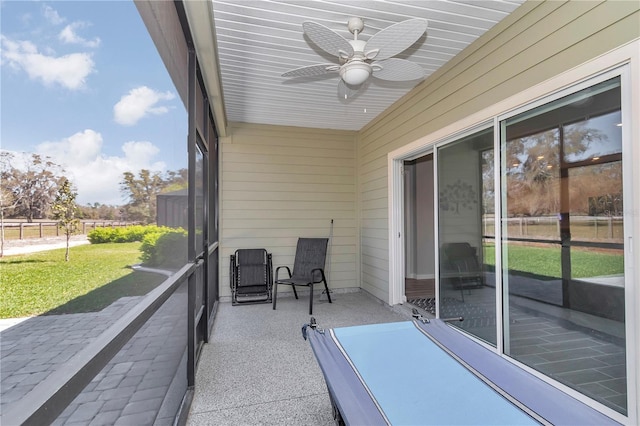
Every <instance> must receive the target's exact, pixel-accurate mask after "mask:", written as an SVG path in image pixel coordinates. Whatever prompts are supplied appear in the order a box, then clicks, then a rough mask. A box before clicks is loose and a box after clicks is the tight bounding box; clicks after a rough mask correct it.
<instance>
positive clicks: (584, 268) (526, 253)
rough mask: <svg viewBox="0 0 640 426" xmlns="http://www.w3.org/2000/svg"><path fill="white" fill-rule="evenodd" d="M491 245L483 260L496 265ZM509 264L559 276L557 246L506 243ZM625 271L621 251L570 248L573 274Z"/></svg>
mask: <svg viewBox="0 0 640 426" xmlns="http://www.w3.org/2000/svg"><path fill="white" fill-rule="evenodd" d="M493 248H494V246H493V245H486V246H485V252H484V256H485V258H484V263H485V264H487V265H491V266H495V256H494V250H493ZM507 253H508V254H507V255H508V265H509V269H510V270H512V271H518V272H523V273H525V274H532V275H537V276H546V277H550V278H560V277H562V270H561V265H560V256H561V255H560V248H559V247H530V246H520V245H515V244H512V245H509V247H508V248H507ZM623 273H624V256H623V255H622V253H620V254H613V253H603V252H598V251H593V250H578V249H573V250H572V251H571V275H572V278H588V277H599V276H607V275H617V274H623Z"/></svg>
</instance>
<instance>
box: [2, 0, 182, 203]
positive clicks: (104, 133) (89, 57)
mask: <svg viewBox="0 0 640 426" xmlns="http://www.w3.org/2000/svg"><path fill="white" fill-rule="evenodd" d="M0 17H1V18H0V19H1V26H0V33H1V36H0V37H1V40H0V43H1V44H0V49H1V50H0V58H1V70H2V74H1V81H0V85H1V86H0V87H1V91H2V92H1V106H0V108H1V109H0V120H1V127H2V130H1V134H0V135H1V148H2V149H3V150H7V151H15V152H27V153H33V152H35V153H39V154H43V155H47V156H50V157H51V158H52V160H53V161H54V162H56V163H58V164H61V165H63V167H64V168H65V170H66V172H67V176H68V177H69V178H70V179H71V180H72V181H73V183H74V185H75V186H76V190H77V192H78V202H79V203H80V204H88V203H94V202H99V203H103V204H114V205H119V204H124V200H123V197H122V194H121V193H120V186H119V182H120V181H121V180H122V174H123V173H124V172H125V171H132V172H134V173H137V171H139V170H140V169H143V168H145V169H151V170H157V171H162V172H164V171H167V170H177V169H180V168H185V167H186V161H187V153H186V137H187V118H186V112H185V108H184V106H183V104H182V102H181V100H180V99H179V98H178V94H177V91H176V89H175V87H174V86H173V83H172V82H171V79H170V77H169V75H168V73H167V71H166V69H165V67H164V65H163V63H162V60H161V59H160V56H159V54H158V52H157V50H156V48H155V46H154V44H153V42H152V40H151V38H150V36H149V34H148V33H147V30H146V28H145V26H144V23H143V22H142V19H141V18H140V15H139V14H138V11H137V9H136V7H135V5H134V4H133V1H49V2H40V1H1V2H0Z"/></svg>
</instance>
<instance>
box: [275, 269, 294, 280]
mask: <svg viewBox="0 0 640 426" xmlns="http://www.w3.org/2000/svg"><path fill="white" fill-rule="evenodd" d="M282 268H284V269H286V270H287V273H288V274H289V278H291V269H289V267H288V266H278V267H277V268H276V282H278V281H279V279H280V278H279V276H280V269H282Z"/></svg>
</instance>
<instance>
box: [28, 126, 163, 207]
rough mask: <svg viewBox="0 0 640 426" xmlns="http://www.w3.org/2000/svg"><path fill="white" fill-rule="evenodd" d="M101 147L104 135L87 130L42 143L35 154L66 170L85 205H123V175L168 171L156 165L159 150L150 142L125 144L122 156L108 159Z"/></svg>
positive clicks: (80, 201)
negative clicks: (127, 172)
mask: <svg viewBox="0 0 640 426" xmlns="http://www.w3.org/2000/svg"><path fill="white" fill-rule="evenodd" d="M102 146H103V139H102V135H101V134H100V133H98V132H96V131H94V130H91V129H86V130H84V131H81V132H78V133H76V134H73V135H71V136H69V137H67V138H64V139H62V140H59V141H53V142H43V143H41V144H40V145H38V146H37V147H36V152H37V153H39V154H42V155H46V156H49V157H51V159H52V161H53V162H55V163H57V164H60V165H62V166H63V167H64V168H65V170H66V172H67V177H69V180H71V181H72V182H73V184H74V185H75V187H76V188H77V191H78V199H77V201H78V203H79V204H82V205H86V204H89V203H95V202H98V203H102V204H112V205H122V204H124V203H125V200H124V199H123V197H122V193H121V192H120V182H121V181H122V175H123V173H124V172H126V171H130V172H133V173H137V172H138V171H139V170H141V169H148V170H153V171H160V172H162V171H165V169H166V165H165V164H164V163H163V162H161V161H153V157H155V156H156V154H158V152H159V149H158V148H157V147H156V146H155V145H153V144H152V143H151V142H147V141H131V142H126V143H125V144H124V145H123V146H122V151H123V156H107V155H105V154H103V153H102Z"/></svg>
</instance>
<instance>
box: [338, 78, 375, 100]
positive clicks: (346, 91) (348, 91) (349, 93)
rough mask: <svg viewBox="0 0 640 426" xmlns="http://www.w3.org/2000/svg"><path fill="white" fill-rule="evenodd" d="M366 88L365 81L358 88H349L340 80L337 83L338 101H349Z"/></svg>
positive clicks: (366, 82) (366, 83)
mask: <svg viewBox="0 0 640 426" xmlns="http://www.w3.org/2000/svg"><path fill="white" fill-rule="evenodd" d="M367 86H368V81H365V82H364V83H362V84H361V85H359V86H350V85H348V84H347V83H345V82H344V80H343V79H340V81H338V99H340V100H341V101H343V102H344V101H348V100H351V99H353V98H355V97H356V96H357V95H359V94H360V93H362V92H363V91H364V89H365V88H366V87H367Z"/></svg>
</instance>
